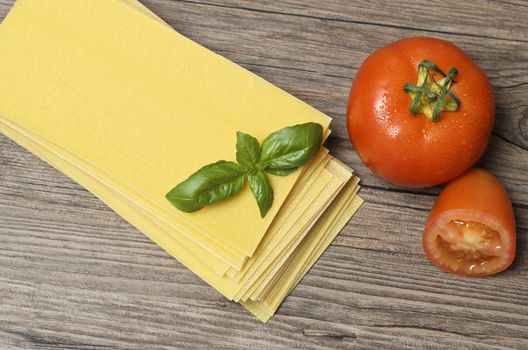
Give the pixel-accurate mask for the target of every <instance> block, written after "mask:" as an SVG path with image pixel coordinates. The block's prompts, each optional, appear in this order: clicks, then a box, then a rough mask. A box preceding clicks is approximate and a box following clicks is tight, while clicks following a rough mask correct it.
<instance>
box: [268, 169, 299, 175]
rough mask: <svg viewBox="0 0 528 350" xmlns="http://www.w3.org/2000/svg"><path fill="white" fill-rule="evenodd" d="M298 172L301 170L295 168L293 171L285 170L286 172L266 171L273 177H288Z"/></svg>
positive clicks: (278, 170)
mask: <svg viewBox="0 0 528 350" xmlns="http://www.w3.org/2000/svg"><path fill="white" fill-rule="evenodd" d="M297 170H299V168H293V169H284V170H281V169H267V170H266V171H267V172H268V173H270V174H272V175H276V176H288V175H290V174H292V173H294V172H296V171H297Z"/></svg>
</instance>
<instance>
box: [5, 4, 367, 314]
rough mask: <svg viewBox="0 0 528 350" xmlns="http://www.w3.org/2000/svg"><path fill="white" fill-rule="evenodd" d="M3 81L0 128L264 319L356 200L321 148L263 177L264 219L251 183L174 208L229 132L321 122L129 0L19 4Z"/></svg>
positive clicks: (225, 144) (226, 146)
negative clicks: (199, 205) (198, 206)
mask: <svg viewBox="0 0 528 350" xmlns="http://www.w3.org/2000/svg"><path fill="white" fill-rule="evenodd" d="M0 77H1V78H0V131H1V132H2V133H4V134H5V135H7V136H8V137H10V138H11V139H13V140H15V141H16V142H17V143H19V144H20V145H22V146H23V147H25V148H26V149H28V150H29V151H31V152H32V153H34V154H36V155H37V156H38V157H40V158H42V159H43V160H45V161H46V162H48V163H49V164H51V165H52V166H54V167H55V168H57V169H59V170H60V171H62V172H63V173H64V174H66V175H68V176H69V177H71V178H72V179H74V180H75V181H76V182H78V183H79V184H81V185H82V186H84V187H85V188H86V189H88V190H89V191H90V192H92V193H93V194H94V195H96V196H97V197H99V198H100V199H101V200H102V201H103V202H105V203H106V204H107V205H109V206H110V207H111V208H112V209H114V210H115V211H116V212H117V213H119V214H120V215H121V216H123V217H124V218H125V219H126V220H127V221H129V222H130V223H131V224H132V225H134V226H135V227H137V228H138V229H139V230H141V231H142V232H143V233H144V234H145V235H147V236H148V237H149V238H150V239H152V240H153V241H154V242H156V243H157V244H158V245H159V246H160V247H162V248H163V249H165V250H166V251H167V252H168V253H169V254H171V255H172V256H173V257H175V258H176V259H178V260H179V261H180V262H181V263H182V264H184V265H185V266H187V267H188V268H189V269H190V270H191V271H193V272H194V273H195V274H197V275H198V276H199V277H200V278H202V279H203V280H204V281H206V282H207V283H208V284H210V285H211V286H213V287H214V288H215V289H216V290H218V291H219V292H220V293H222V294H223V295H225V296H226V297H227V298H229V299H231V300H234V301H237V302H240V303H241V304H242V305H243V306H244V307H246V308H247V309H248V310H249V311H251V312H252V313H253V314H255V315H256V316H257V317H258V318H259V319H260V320H262V321H264V322H265V321H267V320H268V319H269V318H270V317H271V316H272V315H273V314H274V313H275V311H276V310H277V308H278V307H279V305H280V304H281V302H282V301H283V300H284V299H285V298H286V296H287V295H288V294H289V293H290V292H291V290H292V289H293V288H294V287H295V285H296V284H297V283H298V282H299V281H300V279H301V278H302V277H303V276H304V275H305V274H306V272H307V271H308V269H309V268H310V267H311V266H312V265H313V264H314V262H315V261H316V260H317V259H318V257H319V256H320V255H321V254H322V253H323V251H324V250H325V249H326V248H327V247H328V245H329V244H330V243H331V242H332V240H333V239H334V238H335V237H336V235H337V234H338V232H339V231H340V230H341V229H342V228H343V226H344V225H345V224H346V223H347V221H348V220H349V219H350V217H351V216H352V215H353V214H354V213H355V211H356V210H357V209H358V207H359V206H360V205H361V203H362V201H361V199H360V198H359V197H357V196H356V193H357V191H358V188H359V187H358V178H357V177H355V176H354V175H353V174H352V172H351V170H350V169H349V168H347V167H346V166H344V165H343V164H342V163H340V162H339V161H337V160H335V159H334V158H332V157H331V156H330V155H329V153H328V151H327V150H326V149H324V148H322V149H321V150H320V152H319V153H318V154H317V155H316V156H315V157H314V158H313V159H312V160H311V161H310V163H308V164H307V165H305V166H304V167H303V168H302V169H301V170H300V171H297V172H295V173H293V174H291V175H289V176H286V177H279V176H272V175H270V176H269V178H270V182H271V185H272V187H273V190H274V193H275V199H274V202H273V206H272V207H271V209H270V210H269V212H268V214H267V215H266V216H265V218H261V216H260V213H259V209H258V206H257V205H256V204H255V201H254V199H253V198H252V194H251V192H250V191H249V190H246V191H242V192H241V193H240V194H238V195H237V196H235V197H234V198H230V199H229V200H226V201H224V202H221V203H217V204H214V205H211V206H208V207H206V208H204V209H202V210H200V211H197V212H194V213H184V212H181V211H179V210H177V209H176V208H174V207H173V206H172V205H171V204H170V203H169V202H168V201H167V200H166V198H165V194H166V193H167V192H168V191H169V190H170V189H171V188H172V187H174V186H175V185H176V184H177V183H179V182H181V181H183V180H185V179H186V178H187V177H188V176H189V175H190V174H192V173H193V172H194V171H196V170H197V169H199V168H200V167H201V166H203V165H204V164H208V163H212V162H214V161H216V160H218V159H226V160H233V159H234V157H235V142H236V132H237V131H243V132H245V133H248V134H251V135H253V136H255V137H256V138H257V139H259V140H262V139H263V138H264V137H265V136H267V135H268V134H270V133H271V132H273V131H276V130H278V129H281V128H283V127H286V126H290V125H295V124H300V123H306V122H316V123H319V124H320V125H322V126H323V129H324V135H325V138H326V137H327V136H328V134H329V129H328V126H329V124H330V118H329V117H327V116H326V115H324V114H322V113H321V112H319V111H317V110H315V109H313V108H312V107H310V106H308V105H307V104H305V103H303V102H301V101H299V100H298V99H296V98H294V97H293V96H291V95H289V94H287V93H286V92H284V91H282V90H281V89H279V88H277V87H275V86H273V85H272V84H270V83H268V82H266V81H265V80H263V79H261V78H259V77H257V76H256V75H254V74H252V73H250V72H248V71H246V70H245V69H243V68H241V67H239V66H237V65H236V64H234V63H233V62H231V61H229V60H227V59H225V58H223V57H221V56H219V55H217V54H215V53H213V52H211V51H209V50H207V49H205V48H204V47H202V46H200V45H198V44H196V43H195V42H193V41H191V40H189V39H188V38H186V37H184V36H182V35H180V34H178V33H177V32H175V31H174V30H173V29H171V28H170V27H169V26H168V25H166V24H165V23H163V22H162V21H161V19H159V18H158V17H156V16H155V15H154V14H153V13H151V12H149V11H148V10H147V9H146V8H144V7H143V6H142V5H141V4H140V3H139V2H137V1H136V0H91V1H86V0H19V1H17V2H16V4H15V5H14V7H13V9H12V10H11V12H10V13H9V14H8V16H7V17H6V19H5V20H4V22H3V23H2V25H1V26H0ZM246 186H247V185H246ZM72 234H74V233H73V232H72ZM101 249H104V247H101Z"/></svg>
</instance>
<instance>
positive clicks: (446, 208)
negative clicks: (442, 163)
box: [423, 169, 516, 276]
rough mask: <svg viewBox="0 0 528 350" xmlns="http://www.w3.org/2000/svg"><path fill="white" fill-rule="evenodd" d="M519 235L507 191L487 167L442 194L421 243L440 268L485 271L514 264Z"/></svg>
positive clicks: (458, 180)
mask: <svg viewBox="0 0 528 350" xmlns="http://www.w3.org/2000/svg"><path fill="white" fill-rule="evenodd" d="M515 239H516V238H515V218H514V216H513V208H512V205H511V202H510V198H509V197H508V193H506V190H505V189H504V187H502V185H501V183H500V182H499V180H497V178H496V177H495V176H493V175H492V174H490V173H489V172H487V171H485V170H482V169H471V170H469V171H468V172H466V173H465V174H463V175H462V176H460V177H458V178H456V179H455V180H453V181H451V182H449V183H448V184H447V186H446V187H445V188H444V189H443V190H442V192H441V193H440V196H439V197H438V199H437V201H436V203H435V204H434V206H433V209H432V211H431V215H430V216H429V219H428V221H427V225H426V226H425V231H424V235H423V246H424V250H425V253H426V254H427V257H428V258H429V260H431V262H432V263H433V264H435V265H436V266H437V267H438V268H440V269H441V270H444V271H447V272H450V273H454V274H458V275H466V276H484V275H491V274H494V273H497V272H500V271H502V270H504V269H506V268H507V267H508V266H510V264H511V263H512V261H513V258H514V257H515Z"/></svg>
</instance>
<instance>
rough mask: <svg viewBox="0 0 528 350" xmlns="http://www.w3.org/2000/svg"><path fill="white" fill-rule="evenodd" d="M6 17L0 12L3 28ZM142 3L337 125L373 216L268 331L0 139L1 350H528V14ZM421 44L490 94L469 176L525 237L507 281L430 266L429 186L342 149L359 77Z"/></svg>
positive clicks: (503, 7) (373, 4)
mask: <svg viewBox="0 0 528 350" xmlns="http://www.w3.org/2000/svg"><path fill="white" fill-rule="evenodd" d="M13 2H14V0H0V18H3V17H4V16H5V14H6V13H7V11H8V10H9V8H10V7H11V5H12V4H13ZM142 2H143V3H144V4H145V5H147V6H148V7H149V8H151V9H152V10H153V11H154V12H156V13H157V14H158V15H159V16H160V17H162V18H163V19H164V20H166V21H167V22H168V23H170V24H171V25H172V26H173V27H174V28H176V29H177V30H178V31H180V32H181V33H183V34H185V35H187V36H189V37H190V38H192V39H194V40H196V41H198V42H199V43H202V44H203V45H205V46H207V47H209V48H211V49H213V50H214V51H216V52H219V53H220V54H222V55H224V56H226V57H228V58H230V59H232V60H234V61H235V62H238V63H239V64H241V65H242V66H244V67H246V68H248V69H249V70H251V71H253V72H255V73H257V74H259V75H261V76H263V77H264V78H266V79H268V80H270V81H272V82H273V83H275V84H277V85H278V86H280V87H282V88H284V89H285V90H287V91H289V92H291V93H293V94H294V95H296V96H298V97H300V98H301V99H303V100H305V101H307V102H309V103H310V104H312V105H314V106H315V107H317V108H319V109H321V110H322V111H324V112H326V113H328V114H329V115H330V116H332V117H333V118H335V119H334V122H333V125H332V129H333V130H334V133H333V135H332V137H331V138H330V140H329V142H328V144H329V148H330V149H331V151H332V152H333V154H335V155H336V156H337V157H338V158H340V159H342V160H344V161H345V162H346V163H347V164H349V165H350V166H352V167H353V168H355V169H356V171H357V173H358V174H359V175H360V176H361V177H362V179H363V181H362V184H363V190H362V192H361V194H362V196H363V197H364V198H365V199H366V204H365V205H364V206H363V208H362V209H361V210H360V212H359V213H358V214H357V215H356V216H355V217H354V218H353V220H352V221H351V222H350V223H349V224H348V225H347V227H346V228H345V230H344V231H343V232H342V233H341V235H340V236H339V238H338V239H337V240H336V242H335V243H334V244H333V245H332V246H331V247H330V249H329V250H328V251H327V252H326V253H325V254H324V255H323V257H322V258H321V259H320V260H319V262H318V263H317V264H316V265H315V267H314V268H313V269H312V270H311V271H310V273H309V274H308V275H307V276H306V278H305V279H304V280H303V281H302V282H301V284H300V285H299V286H298V287H297V288H296V290H295V291H294V292H293V294H292V295H291V296H290V297H289V298H288V299H287V300H286V302H285V303H284V304H283V306H282V307H281V309H280V310H279V312H278V314H277V315H276V316H275V317H274V318H273V319H272V320H271V321H270V322H269V323H268V324H267V325H262V324H260V323H259V322H258V321H257V320H256V319H255V318H254V317H253V316H251V315H249V314H248V313H247V312H246V311H244V310H243V309H242V308H241V307H240V306H238V305H236V304H234V303H230V302H227V301H226V300H225V299H224V298H223V297H221V296H220V295H219V294H218V293H216V292H215V291H214V290H213V289H212V288H210V287H208V286H207V285H206V284H205V283H203V282H202V281H201V280H199V279H198V278H197V277H196V276H194V275H193V274H192V273H191V272H189V271H188V270H186V269H185V268H184V267H183V266H182V265H180V264H179V263H178V262H177V261H175V260H173V259H172V258H170V257H169V256H168V255H167V254H166V253H164V252H163V251H162V250H161V249H159V248H158V247H157V246H156V245H154V244H153V243H151V242H150V241H149V240H148V239H147V238H146V237H144V236H143V235H142V234H141V233H139V232H138V231H137V230H135V229H134V228H132V227H131V226H130V225H129V224H127V223H126V222H125V221H124V220H123V219H121V218H120V217H119V216H117V215H116V214H115V213H114V212H112V211H111V210H110V209H108V208H107V207H106V206H105V205H103V204H102V203H101V202H99V201H98V200H97V199H96V198H95V197H93V196H92V195H91V194H90V193H88V192H87V191H85V190H84V189H82V188H81V187H80V186H78V185H77V184H75V183H73V182H72V181H71V180H69V179H68V178H66V177H65V176H63V175H61V174H60V173H58V172H57V171H55V170H54V169H52V168H50V167H49V166H47V165H46V164H45V163H43V162H42V161H40V160H39V159H38V158H36V157H35V156H33V155H31V154H29V153H28V152H26V151H25V150H24V149H22V148H21V147H19V146H17V145H16V144H14V143H13V142H11V141H10V140H8V139H7V138H5V137H3V136H0V348H1V349H55V348H65V349H66V348H67V349H70V348H73V349H106V348H122V349H169V348H185V349H187V348H198V349H203V348H206V347H209V348H240V349H247V348H250V347H254V348H257V349H272V348H292V349H293V348H299V349H312V348H313V349H326V348H328V349H341V348H343V349H344V348H347V349H348V348H353V349H355V348H357V349H364V348H379V347H385V348H395V349H405V348H408V349H426V348H427V349H453V348H459V349H461V348H467V349H499V348H501V349H528V258H527V256H528V252H527V251H528V21H527V20H526V18H528V3H527V2H525V1H513V0H512V1H494V2H491V1H484V0H480V1H471V2H469V1H468V2H462V1H452V0H449V1H434V0H429V1H410V0H406V1H398V2H392V3H391V4H389V2H383V1H357V2H350V1H346V0H329V1H315V0H309V1H305V0H284V1H246V0H212V1H206V0H203V1H202V0H200V1H194V0H189V1H169V0H144V1H142ZM415 35H433V36H437V37H440V38H445V39H448V40H451V41H453V42H455V43H456V44H458V45H460V46H461V47H463V48H464V49H465V50H466V51H467V52H468V53H469V54H470V55H471V56H472V57H473V58H474V59H475V61H477V62H478V64H480V65H481V66H482V68H483V69H484V70H485V71H486V72H487V74H488V75H489V77H490V80H491V82H492V84H493V87H494V89H495V94H496V101H497V122H496V126H495V130H494V133H493V137H492V140H491V143H490V146H489V149H488V151H487V152H486V154H485V156H484V157H483V159H482V161H481V162H480V165H481V166H482V167H484V168H487V169H490V170H492V171H493V172H494V173H495V174H496V175H497V176H499V177H500V179H501V180H502V181H503V183H504V184H505V186H506V187H507V189H508V190H509V192H510V194H511V197H512V199H513V202H514V207H515V213H516V216H517V222H518V242H517V244H518V254H517V259H516V261H515V263H514V265H513V267H512V268H510V269H509V270H508V271H506V272H504V273H502V274H500V275H497V276H494V277H490V278H480V279H467V278H459V277H454V276H450V275H447V274H444V273H440V272H439V271H438V270H437V269H436V268H434V267H433V266H431V264H430V263H429V262H428V261H427V259H426V258H425V257H424V254H423V252H422V248H421V232H422V229H423V225H424V222H425V220H426V216H427V212H428V210H429V208H430V207H431V205H432V203H433V201H434V199H435V195H436V194H437V193H438V191H439V189H438V188H432V189H425V190H407V189H402V188H398V187H395V186H393V185H390V184H388V183H386V182H384V181H382V180H380V179H378V178H376V177H374V176H373V175H372V174H371V173H370V172H369V171H368V169H367V168H366V167H365V166H364V165H363V164H362V163H361V161H360V160H359V158H358V157H357V155H356V154H355V152H354V150H353V149H352V147H351V145H350V143H349V141H348V139H347V135H346V129H345V123H344V111H345V106H346V102H347V94H348V89H349V86H350V83H351V81H352V79H353V77H354V75H355V72H356V69H357V67H358V66H359V65H360V64H361V62H362V61H363V59H365V57H366V56H367V55H368V54H369V53H370V52H372V51H373V50H374V49H376V48H377V47H380V46H383V45H384V44H386V43H388V42H390V41H392V40H395V39H397V38H400V37H405V36H415ZM0 78H1V77H0Z"/></svg>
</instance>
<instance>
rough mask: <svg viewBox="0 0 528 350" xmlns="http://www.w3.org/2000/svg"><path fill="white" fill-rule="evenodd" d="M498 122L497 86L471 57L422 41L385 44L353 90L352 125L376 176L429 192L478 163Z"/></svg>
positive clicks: (350, 128)
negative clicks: (494, 95) (429, 187)
mask: <svg viewBox="0 0 528 350" xmlns="http://www.w3.org/2000/svg"><path fill="white" fill-rule="evenodd" d="M419 66H420V68H418V67H419ZM452 68H454V69H452ZM424 83H425V84H424ZM404 87H405V89H404ZM442 88H443V89H442ZM404 90H405V91H404ZM420 91H421V93H420ZM417 94H419V96H418V98H416V96H417ZM413 102H414V105H413ZM411 108H412V112H411V111H410V109H411ZM435 108H437V110H436V112H437V113H435ZM494 119H495V103H494V99H493V92H492V88H491V86H490V84H489V82H488V79H487V78H486V75H485V74H484V72H483V71H482V70H481V69H480V68H479V67H478V66H477V65H476V64H475V63H474V62H473V61H472V60H471V58H470V57H469V56H468V55H466V54H465V53H464V52H463V51H462V50H461V49H459V48H458V47H457V46H455V45H453V44H452V43H450V42H447V41H444V40H440V39H434V38H427V37H417V38H407V39H402V40H399V41H396V42H394V43H392V44H390V45H388V46H385V47H383V48H381V49H379V50H377V51H376V52H374V53H372V54H371V55H370V56H369V57H368V58H367V59H366V60H365V62H364V63H363V64H362V65H361V67H360V68H359V70H358V72H357V74H356V77H355V79H354V83H353V85H352V88H351V91H350V97H349V104H348V111H347V128H348V133H349V136H350V139H351V141H352V143H353V144H354V147H355V148H356V151H357V152H358V154H359V156H360V157H361V159H362V160H363V161H364V162H365V164H367V166H368V167H369V168H370V169H371V170H372V171H374V172H375V173H376V174H377V175H378V176H380V177H382V178H384V179H386V180H388V181H390V182H393V183H395V184H399V185H402V186H408V187H427V186H432V185H437V184H440V183H443V182H446V181H449V180H451V179H453V178H455V177H456V176H458V175H460V174H462V173H463V172H464V171H466V170H467V169H469V168H470V167H471V166H472V165H473V164H475V162H476V161H477V160H478V159H479V158H480V156H481V155H482V153H483V152H484V149H485V147H486V145H487V143H488V140H489V137H490V134H491V130H492V127H493V122H494Z"/></svg>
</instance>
